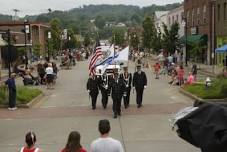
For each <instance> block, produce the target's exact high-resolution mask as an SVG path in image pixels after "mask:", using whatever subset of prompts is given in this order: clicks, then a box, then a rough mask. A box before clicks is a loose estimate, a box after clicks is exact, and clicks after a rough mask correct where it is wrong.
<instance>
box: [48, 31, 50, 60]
mask: <svg viewBox="0 0 227 152" xmlns="http://www.w3.org/2000/svg"><path fill="white" fill-rule="evenodd" d="M47 38H48V60H50V39H51V32H50V31H49V32H48V36H47Z"/></svg>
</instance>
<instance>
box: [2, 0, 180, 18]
mask: <svg viewBox="0 0 227 152" xmlns="http://www.w3.org/2000/svg"><path fill="white" fill-rule="evenodd" d="M174 2H182V0H0V13H1V14H10V15H13V14H14V13H13V9H18V10H20V13H19V15H20V16H24V15H25V14H27V15H32V14H39V13H45V12H47V9H48V8H51V9H52V10H69V9H71V8H75V7H79V6H83V5H89V4H126V5H129V4H130V5H137V6H140V7H143V6H148V5H152V4H157V5H164V4H171V3H174Z"/></svg>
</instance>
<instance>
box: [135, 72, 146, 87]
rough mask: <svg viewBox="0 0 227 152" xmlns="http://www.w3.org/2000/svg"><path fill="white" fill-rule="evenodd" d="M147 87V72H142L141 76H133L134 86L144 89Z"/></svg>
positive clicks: (137, 74) (136, 73) (136, 74)
mask: <svg viewBox="0 0 227 152" xmlns="http://www.w3.org/2000/svg"><path fill="white" fill-rule="evenodd" d="M146 85H147V76H146V74H145V72H143V71H141V74H139V73H138V72H135V73H134V75H133V82H132V86H133V87H136V88H144V86H146Z"/></svg>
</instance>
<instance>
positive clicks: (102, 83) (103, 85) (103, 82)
mask: <svg viewBox="0 0 227 152" xmlns="http://www.w3.org/2000/svg"><path fill="white" fill-rule="evenodd" d="M108 88H109V80H108V76H107V74H106V73H104V74H103V75H102V76H100V78H99V89H100V90H101V94H102V106H103V108H104V109H106V107H107V104H108Z"/></svg>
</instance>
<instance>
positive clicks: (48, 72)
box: [46, 67, 54, 75]
mask: <svg viewBox="0 0 227 152" xmlns="http://www.w3.org/2000/svg"><path fill="white" fill-rule="evenodd" d="M53 73H54V70H53V68H52V67H47V68H46V74H47V75H48V74H53Z"/></svg>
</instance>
